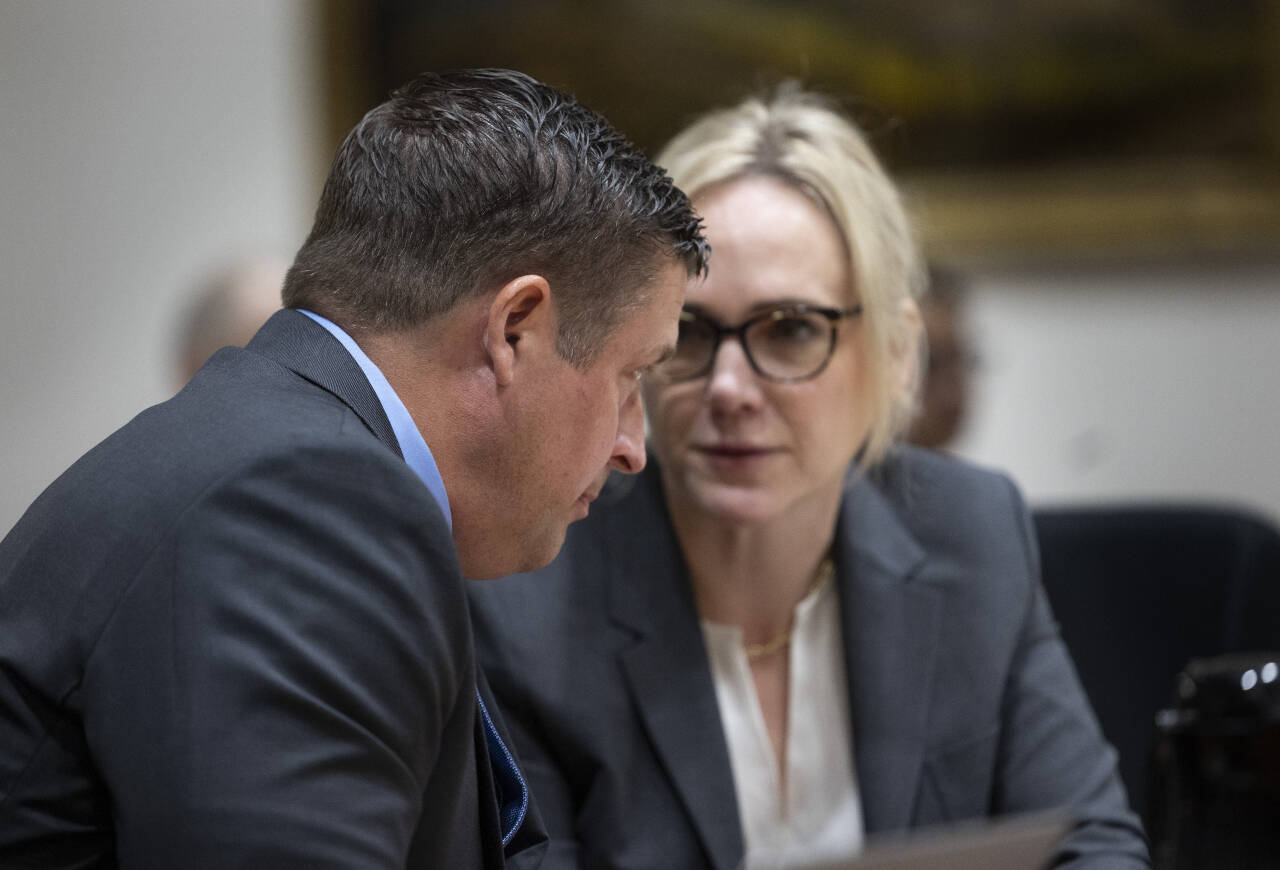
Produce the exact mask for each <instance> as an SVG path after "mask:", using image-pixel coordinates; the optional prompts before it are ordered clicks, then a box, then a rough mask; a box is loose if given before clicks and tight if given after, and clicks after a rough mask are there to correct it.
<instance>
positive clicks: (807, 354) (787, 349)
mask: <svg viewBox="0 0 1280 870" xmlns="http://www.w3.org/2000/svg"><path fill="white" fill-rule="evenodd" d="M831 330H832V325H831V321H830V320H828V319H827V318H826V317H824V316H822V315H821V314H814V313H809V312H780V311H779V312H773V313H772V314H771V315H770V316H769V317H766V318H762V319H760V320H757V321H755V322H754V323H752V324H751V325H750V327H748V329H747V331H746V334H745V336H744V338H745V339H746V343H747V348H748V350H749V351H750V353H751V356H752V357H754V359H755V361H756V365H758V366H759V367H760V369H761V370H762V371H763V372H764V374H766V375H768V376H769V377H771V378H779V379H782V380H790V379H793V378H804V377H808V376H809V375H811V374H813V373H814V372H816V371H818V369H820V368H822V365H823V363H825V362H826V361H827V355H828V354H829V353H830V351H831Z"/></svg>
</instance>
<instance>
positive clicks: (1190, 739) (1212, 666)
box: [1148, 652, 1280, 870]
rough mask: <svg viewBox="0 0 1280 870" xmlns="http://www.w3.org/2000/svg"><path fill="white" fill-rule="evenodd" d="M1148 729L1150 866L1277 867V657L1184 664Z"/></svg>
mask: <svg viewBox="0 0 1280 870" xmlns="http://www.w3.org/2000/svg"><path fill="white" fill-rule="evenodd" d="M1156 728H1157V736H1156V742H1155V748H1154V752H1153V754H1152V765H1151V785H1152V788H1151V792H1150V796H1151V805H1150V812H1149V813H1148V815H1149V816H1150V819H1149V824H1148V832H1149V834H1150V836H1151V843H1152V857H1153V858H1154V859H1155V864H1156V866H1157V867H1159V868H1161V870H1209V868H1213V870H1263V868H1268V870H1270V868H1274V867H1276V866H1277V865H1278V864H1280V652H1271V653H1253V654H1242V653H1237V654H1234V655H1229V656H1219V657H1216V658H1212V659H1197V660H1195V661H1193V662H1191V663H1190V664H1189V665H1188V666H1187V669H1186V670H1185V671H1183V673H1182V674H1181V675H1179V677H1178V684H1177V700H1176V702H1175V704H1174V706H1173V707H1172V708H1170V709H1167V710H1163V711H1161V713H1160V715H1159V716H1158V717H1157V723H1156Z"/></svg>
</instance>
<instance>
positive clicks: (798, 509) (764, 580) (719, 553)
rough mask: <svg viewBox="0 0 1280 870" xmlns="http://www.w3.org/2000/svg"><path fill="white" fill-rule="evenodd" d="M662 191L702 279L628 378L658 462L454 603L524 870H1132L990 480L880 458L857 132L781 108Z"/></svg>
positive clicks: (889, 220)
mask: <svg viewBox="0 0 1280 870" xmlns="http://www.w3.org/2000/svg"><path fill="white" fill-rule="evenodd" d="M658 162H659V163H660V164H662V165H664V166H666V167H667V169H668V171H669V172H670V173H671V174H672V176H673V178H674V179H675V181H676V183H677V185H679V186H680V187H682V188H683V189H684V190H685V191H686V192H687V193H689V194H690V196H691V197H692V198H693V201H694V204H695V207H696V208H697V209H698V211H699V212H700V213H701V215H702V216H703V218H704V220H705V225H706V235H707V238H708V239H709V241H710V242H711V244H712V246H713V250H714V256H713V259H712V265H711V270H710V273H709V275H708V276H707V277H706V278H705V279H704V280H700V281H694V282H692V283H691V284H690V286H689V287H688V292H687V298H686V304H685V310H684V313H683V316H682V318H683V319H682V323H681V332H680V339H679V343H678V346H677V349H676V352H675V355H674V356H673V357H671V358H670V359H669V360H667V361H666V362H664V363H662V364H661V365H659V366H658V367H657V368H656V369H654V370H653V371H651V372H649V373H648V374H647V376H646V377H645V386H644V390H645V404H646V408H647V412H648V414H649V422H650V427H651V429H650V432H651V442H652V443H651V445H650V450H651V453H652V455H653V460H654V461H653V462H651V463H650V467H649V468H648V469H647V470H646V472H645V474H644V475H643V476H642V477H641V478H640V479H639V480H638V481H636V482H635V485H634V486H632V487H630V488H628V489H627V490H626V491H614V490H612V489H608V490H606V491H605V494H604V495H603V496H602V498H601V499H600V500H599V502H598V503H597V505H596V506H595V507H594V509H593V510H592V512H591V515H590V516H589V518H588V519H586V520H584V521H582V522H581V523H578V524H577V525H576V526H574V527H573V528H572V529H571V530H570V534H569V538H568V540H567V543H566V546H565V548H564V550H563V551H562V553H561V555H560V557H559V559H558V560H557V561H556V562H554V563H553V564H552V565H550V566H549V567H548V568H546V569H544V570H543V571H542V572H539V574H540V576H539V577H537V578H528V577H515V578H510V579H508V580H503V581H498V582H496V583H489V584H485V585H484V586H483V587H482V588H478V589H475V590H473V591H474V596H473V613H474V615H475V621H476V632H477V644H478V646H479V649H480V655H481V658H482V660H483V662H484V666H485V670H486V672H487V674H488V678H489V680H490V682H491V684H492V686H493V689H494V691H495V693H496V694H497V695H498V697H499V699H500V702H501V703H502V706H503V711H504V714H505V715H506V717H507V719H508V722H509V723H510V724H511V726H512V728H513V730H514V731H515V741H516V744H517V748H518V751H519V754H520V756H521V760H522V766H523V768H524V769H525V772H526V774H527V776H528V778H529V780H530V784H531V788H532V790H533V794H534V798H535V800H536V801H537V802H538V805H539V807H540V809H541V812H542V815H543V817H544V819H545V821H546V824H547V827H548V829H549V831H550V834H551V837H552V848H551V851H550V852H549V854H548V857H547V860H546V863H544V864H543V865H542V866H544V867H557V868H558V867H586V868H633V867H634V868H683V867H690V868H717V870H735V868H738V867H743V866H745V867H747V868H753V867H777V866H786V865H788V864H797V865H799V864H803V863H806V862H816V861H820V860H824V859H829V858H834V857H839V856H845V855H851V854H855V853H856V852H858V851H859V850H860V849H861V848H862V846H863V843H864V841H865V839H866V837H867V836H868V835H871V834H875V833H880V832H890V831H901V830H904V829H908V828H912V827H916V826H921V825H927V824H932V823H938V822H943V821H949V820H960V819H969V818H976V817H985V816H993V815H998V814H1005V813H1015V812H1020V811H1031V810H1039V809H1047V808H1051V807H1057V808H1066V809H1067V810H1068V811H1069V812H1070V813H1072V814H1073V816H1074V818H1075V819H1076V821H1077V824H1076V825H1075V826H1074V827H1073V829H1072V831H1071V833H1070V834H1069V835H1068V836H1067V837H1066V839H1065V840H1064V841H1063V843H1062V845H1061V848H1060V852H1059V856H1058V857H1059V861H1060V862H1062V863H1061V865H1060V866H1069V867H1078V868H1086V867H1087V868H1104V867H1107V868H1112V867H1114V868H1121V867H1145V866H1147V857H1146V846H1145V843H1144V840H1143V835H1142V831H1141V827H1140V825H1139V824H1138V821H1137V819H1136V818H1135V816H1134V815H1133V814H1132V813H1131V812H1130V811H1129V810H1128V808H1127V806H1126V799H1125V795H1124V792H1123V788H1122V786H1121V785H1120V782H1119V780H1118V778H1117V776H1116V771H1115V754H1114V752H1113V751H1112V750H1111V749H1110V748H1109V747H1108V746H1107V745H1106V744H1105V743H1104V741H1103V739H1102V736H1101V734H1100V732H1099V730H1098V726H1097V724H1096V722H1095V721H1094V718H1093V715H1092V713H1091V711H1090V709H1089V705H1088V703H1087V701H1086V699H1085V697H1084V695H1083V693H1082V691H1081V689H1080V686H1079V684H1078V682H1077V680H1076V677H1075V674H1074V671H1073V669H1072V666H1071V663H1070V661H1069V659H1068V657H1067V653H1066V650H1065V648H1064V647H1063V645H1062V642H1061V640H1060V639H1059V637H1058V633H1057V630H1056V628H1055V626H1054V623H1053V620H1052V616H1051V615H1050V613H1049V608H1048V605H1047V603H1046V600H1045V597H1044V592H1043V590H1042V589H1041V586H1040V582H1039V577H1038V567H1037V562H1036V553H1035V548H1034V544H1033V541H1032V537H1031V532H1030V530H1029V525H1028V522H1027V514H1026V509H1025V507H1024V505H1023V503H1022V501H1021V499H1020V497H1019V495H1018V493H1017V491H1016V490H1015V488H1014V487H1013V486H1012V485H1011V484H1010V483H1009V482H1008V481H1007V480H1006V479H1005V478H1003V477H1001V476H998V475H995V474H992V473H990V472H985V471H980V470H977V469H974V468H971V467H968V466H965V465H963V464H961V463H959V462H957V461H954V460H950V459H945V458H942V457H940V456H936V455H933V454H928V453H924V452H920V451H916V450H912V449H909V448H905V447H897V446H894V445H895V439H896V437H897V435H898V434H899V433H900V432H901V430H902V428H903V426H904V424H905V423H906V422H907V421H908V419H909V417H910V412H911V408H912V403H913V400H914V396H915V386H916V374H917V370H918V362H919V355H920V354H919V343H920V318H919V312H918V309H917V307H916V304H915V302H914V298H915V296H916V295H917V291H918V289H919V287H918V285H919V283H920V275H921V269H920V267H919V263H918V258H917V254H916V251H915V248H914V245H913V242H912V233H911V230H910V227H909V225H908V222H907V219H906V217H905V215H904V213H903V209H902V207H901V204H900V202H899V198H898V194H897V192H896V190H895V188H894V186H893V184H892V183H891V182H890V180H889V179H888V178H887V177H886V175H885V174H884V172H883V171H882V169H881V168H880V166H879V163H878V161H877V160H876V158H875V156H874V154H873V153H872V152H871V150H870V148H869V147H868V145H867V143H866V141H865V139H864V138H863V136H862V134H861V133H860V132H859V130H858V129H857V128H856V127H855V126H854V125H853V124H852V123H851V122H850V121H849V120H848V119H847V118H845V117H844V116H842V115H841V114H839V113H838V112H837V111H835V110H834V109H832V108H831V107H829V106H828V105H826V104H825V103H823V102H822V101H820V100H819V99H817V98H815V97H813V96H811V95H806V94H804V93H801V92H799V91H797V90H795V89H783V90H781V91H780V92H779V94H778V95H777V96H776V97H774V98H773V99H772V100H770V101H768V102H764V101H761V100H748V101H747V102H745V103H743V104H741V105H740V106H738V107H736V108H733V109H730V110H726V111H721V112H717V113H713V114H711V115H709V116H707V117H705V118H703V119H702V120H700V121H698V122H697V123H695V124H694V125H693V126H692V127H690V128H689V129H687V130H686V131H685V132H684V133H682V134H681V135H679V136H678V137H676V139H675V140H674V141H673V142H672V143H671V144H670V145H669V146H668V147H667V149H666V150H665V151H664V152H663V154H662V155H660V157H659V158H658Z"/></svg>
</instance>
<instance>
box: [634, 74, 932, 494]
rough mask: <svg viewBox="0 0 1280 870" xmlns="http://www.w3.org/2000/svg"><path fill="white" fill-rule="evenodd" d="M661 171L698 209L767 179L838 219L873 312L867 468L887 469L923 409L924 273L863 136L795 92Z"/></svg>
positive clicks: (690, 142) (856, 285)
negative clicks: (731, 187) (745, 181)
mask: <svg viewBox="0 0 1280 870" xmlns="http://www.w3.org/2000/svg"><path fill="white" fill-rule="evenodd" d="M656 162H657V163H658V164H659V165H660V166H662V167H664V168H665V169H666V170H667V172H668V173H670V175H671V177H672V179H673V180H674V181H675V183H676V185H677V186H678V187H680V188H681V189H682V190H684V191H685V193H687V194H688V195H689V197H690V199H693V198H695V197H697V196H698V194H699V193H700V192H702V191H704V190H706V189H707V188H709V187H711V186H713V185H716V184H720V183H723V182H726V181H731V180H733V179H736V178H741V177H743V176H749V175H767V176H770V177H774V178H777V179H780V180H782V181H784V182H786V183H788V184H792V185H794V186H795V187H796V188H797V189H798V190H800V191H801V192H803V193H804V194H805V195H806V196H808V197H810V198H811V199H813V200H814V201H815V202H816V203H817V204H818V205H820V206H821V207H822V208H823V209H825V210H826V212H827V213H828V214H829V215H830V216H831V218H832V220H833V221H834V222H835V225H836V228H837V229H838V230H839V231H840V235H841V237H842V238H843V239H844V242H845V247H846V249H847V250H848V252H849V273H850V275H851V276H852V277H853V288H851V292H852V293H855V294H856V295H857V298H858V301H860V302H861V303H862V307H863V314H862V320H863V340H864V346H865V364H866V366H867V384H868V388H869V392H870V395H869V396H867V399H868V400H869V401H870V402H871V404H872V407H871V415H870V418H871V426H870V430H869V432H868V434H867V440H866V443H865V444H864V445H863V449H862V451H861V453H860V456H859V462H860V464H861V465H862V466H863V467H864V468H865V467H868V466H870V465H873V464H874V463H876V462H877V461H879V460H880V459H881V458H882V457H883V456H884V453H885V451H886V450H888V448H889V447H890V446H891V445H892V443H893V441H894V439H895V438H896V437H897V436H898V435H899V434H900V433H901V432H902V430H903V429H904V428H905V426H906V424H907V423H908V422H909V421H910V418H911V415H912V413H913V412H914V409H915V402H916V392H917V383H918V368H919V366H918V355H919V328H918V326H919V324H918V317H917V316H916V314H915V308H914V303H913V301H912V300H914V299H915V298H916V297H917V296H918V295H919V293H920V291H921V289H922V287H923V283H924V270H923V267H922V265H921V262H920V257H919V254H918V252H917V248H916V243H915V237H914V234H913V233H912V230H911V225H910V223H909V221H908V220H907V216H906V212H905V211H904V209H903V206H902V201H901V198H900V196H899V194H898V191H897V188H896V187H895V186H894V184H893V182H892V181H890V180H889V177H888V176H887V175H886V174H885V172H884V170H883V169H882V168H881V166H880V162H879V160H877V159H876V156H875V154H874V153H873V152H872V150H871V146H870V145H869V144H868V143H867V140H866V137H865V136H864V135H863V133H862V131H861V130H860V129H859V128H858V126H857V125H856V124H855V123H854V122H853V121H852V120H850V119H849V118H848V117H847V116H845V115H844V114H843V113H842V112H840V111H839V110H838V109H836V108H835V107H834V106H833V105H832V104H831V103H830V102H829V101H828V100H826V99H824V98H823V97H820V96H818V95H816V94H812V93H808V92H805V91H802V90H801V89H800V88H799V87H798V86H797V85H795V84H794V83H788V84H785V85H783V86H781V87H780V88H778V90H777V92H776V93H775V95H774V96H773V97H771V98H759V97H753V98H750V99H747V100H745V101H743V102H742V103H740V104H739V105H737V106H735V107H733V108H730V109H721V110H717V111H713V112H711V113H709V114H707V115H705V116H703V117H702V118H701V119H699V120H698V121H695V122H694V123H693V124H692V125H691V126H689V127H687V128H686V129H685V130H684V131H683V132H682V133H680V134H679V135H677V136H676V137H675V138H674V139H672V140H671V142H670V143H668V145H667V146H666V147H665V148H664V149H663V150H662V152H661V153H660V154H659V155H658V157H657V160H656ZM713 244H714V240H713ZM711 268H712V269H715V252H714V250H713V251H712V257H711Z"/></svg>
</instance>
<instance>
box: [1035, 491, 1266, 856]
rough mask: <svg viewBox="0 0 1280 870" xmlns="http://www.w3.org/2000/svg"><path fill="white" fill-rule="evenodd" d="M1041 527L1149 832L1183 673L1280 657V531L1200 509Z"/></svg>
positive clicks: (1092, 689) (1092, 517) (1124, 513)
mask: <svg viewBox="0 0 1280 870" xmlns="http://www.w3.org/2000/svg"><path fill="white" fill-rule="evenodd" d="M1034 519H1035V526H1036V532H1037V536H1038V538H1039V542H1040V554H1041V563H1042V569H1043V577H1044V583H1045V587H1046V589H1047V591H1048V594H1049V600H1050V602H1051V603H1052V605H1053V609H1054V613H1055V615H1056V616H1057V619H1058V621H1059V623H1060V625H1061V629H1062V636H1063V639H1064V640H1065V641H1066V644H1067V647H1068V649H1069V650H1070V651H1071V655H1072V657H1073V658H1074V660H1075V663H1076V668H1077V670H1078V672H1079V674H1080V680H1081V682H1082V683H1083V684H1084V688H1085V691H1086V692H1087V693H1088V695H1089V699H1090V701H1091V702H1092V703H1093V706H1094V710H1095V712H1096V713H1097V715H1098V721H1099V722H1100V724H1101V725H1102V731H1103V733H1104V734H1105V735H1106V737H1107V739H1108V740H1109V741H1110V742H1111V743H1112V744H1113V745H1114V746H1115V747H1116V749H1117V750H1119V753H1120V776H1121V778H1122V779H1123V780H1124V783H1125V787H1126V788H1127V789H1128V791H1129V797H1130V800H1131V802H1132V804H1133V807H1134V809H1135V810H1137V811H1138V812H1139V813H1141V814H1142V815H1143V816H1144V818H1145V819H1146V820H1147V821H1148V822H1149V821H1150V818H1149V813H1148V812H1147V809H1148V795H1147V771H1148V768H1147V765H1148V759H1149V757H1150V751H1151V746H1152V739H1153V736H1154V734H1155V728H1154V722H1155V717H1156V713H1157V712H1158V711H1159V710H1161V709H1162V708H1163V707H1165V706H1166V705H1167V704H1168V703H1169V693H1170V690H1171V689H1170V687H1172V686H1173V685H1174V681H1175V678H1176V677H1177V675H1178V674H1179V673H1180V672H1181V670H1182V669H1183V668H1184V667H1185V666H1186V664H1187V662H1189V661H1190V660H1192V659H1195V658H1207V657H1211V656H1216V655H1219V654H1223V653H1230V652H1240V651H1245V650H1259V649H1263V650H1265V649H1280V533H1277V531H1276V530H1275V528H1273V527H1272V526H1271V525H1269V524H1268V523H1266V522H1264V521H1262V520H1260V519H1259V518H1257V517H1255V516H1253V515H1251V514H1248V513H1245V512H1242V511H1238V510H1234V509H1228V508H1216V507H1206V506H1193V505H1185V506H1160V507H1148V506H1120V507H1103V508H1058V509H1052V510H1049V509H1040V510H1037V511H1036V512H1035V515H1034ZM1276 824H1277V826H1280V819H1277V822H1276ZM1277 866H1280V858H1278V859H1277Z"/></svg>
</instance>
